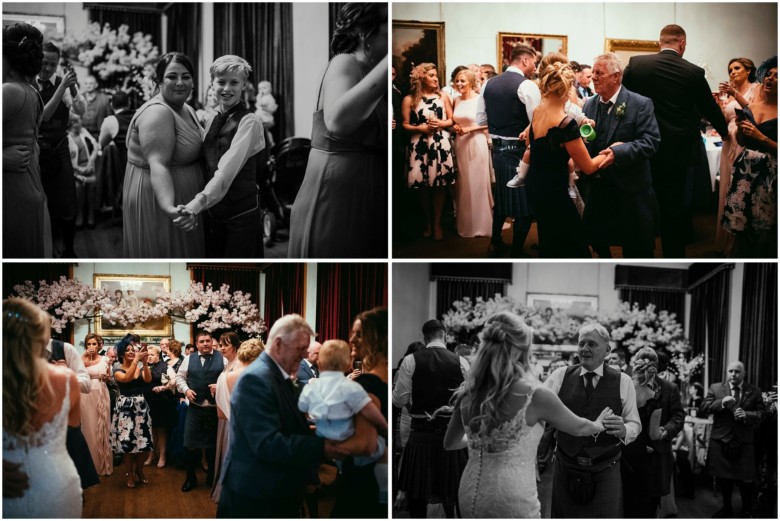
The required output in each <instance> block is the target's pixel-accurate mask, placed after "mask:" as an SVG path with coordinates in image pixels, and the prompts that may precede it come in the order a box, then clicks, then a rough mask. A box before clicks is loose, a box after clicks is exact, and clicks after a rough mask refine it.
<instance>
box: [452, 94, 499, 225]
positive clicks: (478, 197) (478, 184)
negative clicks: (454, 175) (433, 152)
mask: <svg viewBox="0 0 780 521" xmlns="http://www.w3.org/2000/svg"><path fill="white" fill-rule="evenodd" d="M478 101H479V96H474V97H472V98H471V99H469V100H463V99H459V100H457V101H456V103H455V109H454V110H453V114H452V118H453V119H454V120H455V123H457V124H458V125H460V126H461V127H472V126H475V125H476V124H477V102H478ZM455 159H456V160H457V162H458V182H457V183H456V185H455V200H456V204H455V206H456V208H457V210H458V211H457V216H456V224H457V228H458V235H460V236H461V237H477V236H479V237H490V235H491V234H492V233H493V193H492V191H491V189H490V170H489V165H490V149H489V148H488V143H487V134H486V133H485V132H484V131H479V132H471V133H469V134H463V135H462V136H457V137H456V138H455Z"/></svg>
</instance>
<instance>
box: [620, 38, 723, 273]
mask: <svg viewBox="0 0 780 521" xmlns="http://www.w3.org/2000/svg"><path fill="white" fill-rule="evenodd" d="M659 40H660V44H661V51H660V52H659V53H658V54H649V55H642V56H633V57H632V58H631V59H630V60H629V62H628V66H626V69H625V71H624V72H623V85H624V86H626V87H627V88H628V89H630V90H631V91H633V92H636V93H637V94H641V95H642V96H646V97H648V98H650V99H651V100H653V105H654V107H655V117H656V119H657V120H658V127H659V129H660V131H661V145H660V147H659V148H658V153H657V154H656V155H655V156H654V157H653V158H652V159H651V160H650V165H651V168H652V170H653V187H654V189H655V194H656V197H657V198H658V205H659V207H660V213H661V245H662V247H663V253H664V257H667V258H683V257H685V235H684V234H685V231H686V230H687V229H689V228H690V223H687V224H686V223H685V222H683V221H684V220H685V217H684V215H685V214H684V211H683V209H684V197H685V178H686V176H687V175H688V167H689V166H693V165H696V164H698V162H699V158H700V155H699V145H700V144H701V135H700V134H699V122H700V120H701V118H702V117H703V118H705V119H707V120H708V121H709V122H710V123H712V126H714V127H715V130H717V131H718V134H720V135H721V137H722V138H723V139H728V127H727V125H726V120H725V118H724V117H723V113H722V112H721V110H720V108H719V107H718V105H717V103H715V100H714V99H713V98H712V93H711V90H710V86H709V84H708V83H707V80H706V79H705V78H704V69H702V68H701V67H697V66H696V65H693V64H692V63H690V62H688V61H686V60H683V54H684V53H685V46H686V36H685V30H683V28H682V27H680V26H679V25H667V26H666V27H664V28H663V29H661V36H660V39H659Z"/></svg>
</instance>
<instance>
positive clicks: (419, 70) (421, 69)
mask: <svg viewBox="0 0 780 521" xmlns="http://www.w3.org/2000/svg"><path fill="white" fill-rule="evenodd" d="M431 69H436V64H434V63H427V62H426V63H421V64H420V65H418V66H416V67H415V68H413V69H412V75H411V79H410V82H409V95H410V96H411V97H412V110H414V108H415V107H416V106H417V104H418V103H420V100H421V99H422V82H423V79H424V78H425V75H426V74H427V73H428V71H429V70H431Z"/></svg>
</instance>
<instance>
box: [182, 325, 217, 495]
mask: <svg viewBox="0 0 780 521" xmlns="http://www.w3.org/2000/svg"><path fill="white" fill-rule="evenodd" d="M195 346H196V347H197V349H198V350H197V351H196V352H194V353H192V354H191V355H189V356H188V357H187V358H185V359H184V361H183V362H182V364H181V367H179V372H178V373H177V374H176V387H177V388H178V389H179V392H180V393H182V394H184V395H185V396H186V397H187V400H189V403H190V405H189V407H187V419H186V420H185V422H184V450H185V456H184V459H185V461H186V466H187V479H186V480H185V481H184V484H183V485H182V487H181V490H182V492H189V491H190V490H192V489H193V488H195V487H196V486H197V485H198V478H197V476H196V475H195V469H196V468H197V467H198V465H199V464H200V460H201V459H200V449H205V450H206V462H207V465H208V469H207V471H206V485H208V486H209V487H210V486H211V485H212V484H213V482H214V458H215V457H216V446H217V406H216V403H215V402H214V395H213V393H212V389H213V388H216V384H217V378H219V375H220V374H221V373H222V371H223V369H225V360H224V358H223V357H222V353H220V352H219V351H215V350H213V349H212V346H211V334H210V333H207V332H205V331H199V332H198V334H197V335H196V336H195Z"/></svg>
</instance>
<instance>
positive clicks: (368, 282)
mask: <svg viewBox="0 0 780 521" xmlns="http://www.w3.org/2000/svg"><path fill="white" fill-rule="evenodd" d="M376 306H387V264H347V263H338V264H332V263H320V264H318V265H317V338H318V340H319V341H320V342H322V341H325V340H329V339H341V340H348V339H349V332H350V330H351V328H352V320H353V319H354V318H355V315H357V314H358V313H360V312H361V311H367V310H369V309H371V308H374V307H376Z"/></svg>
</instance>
